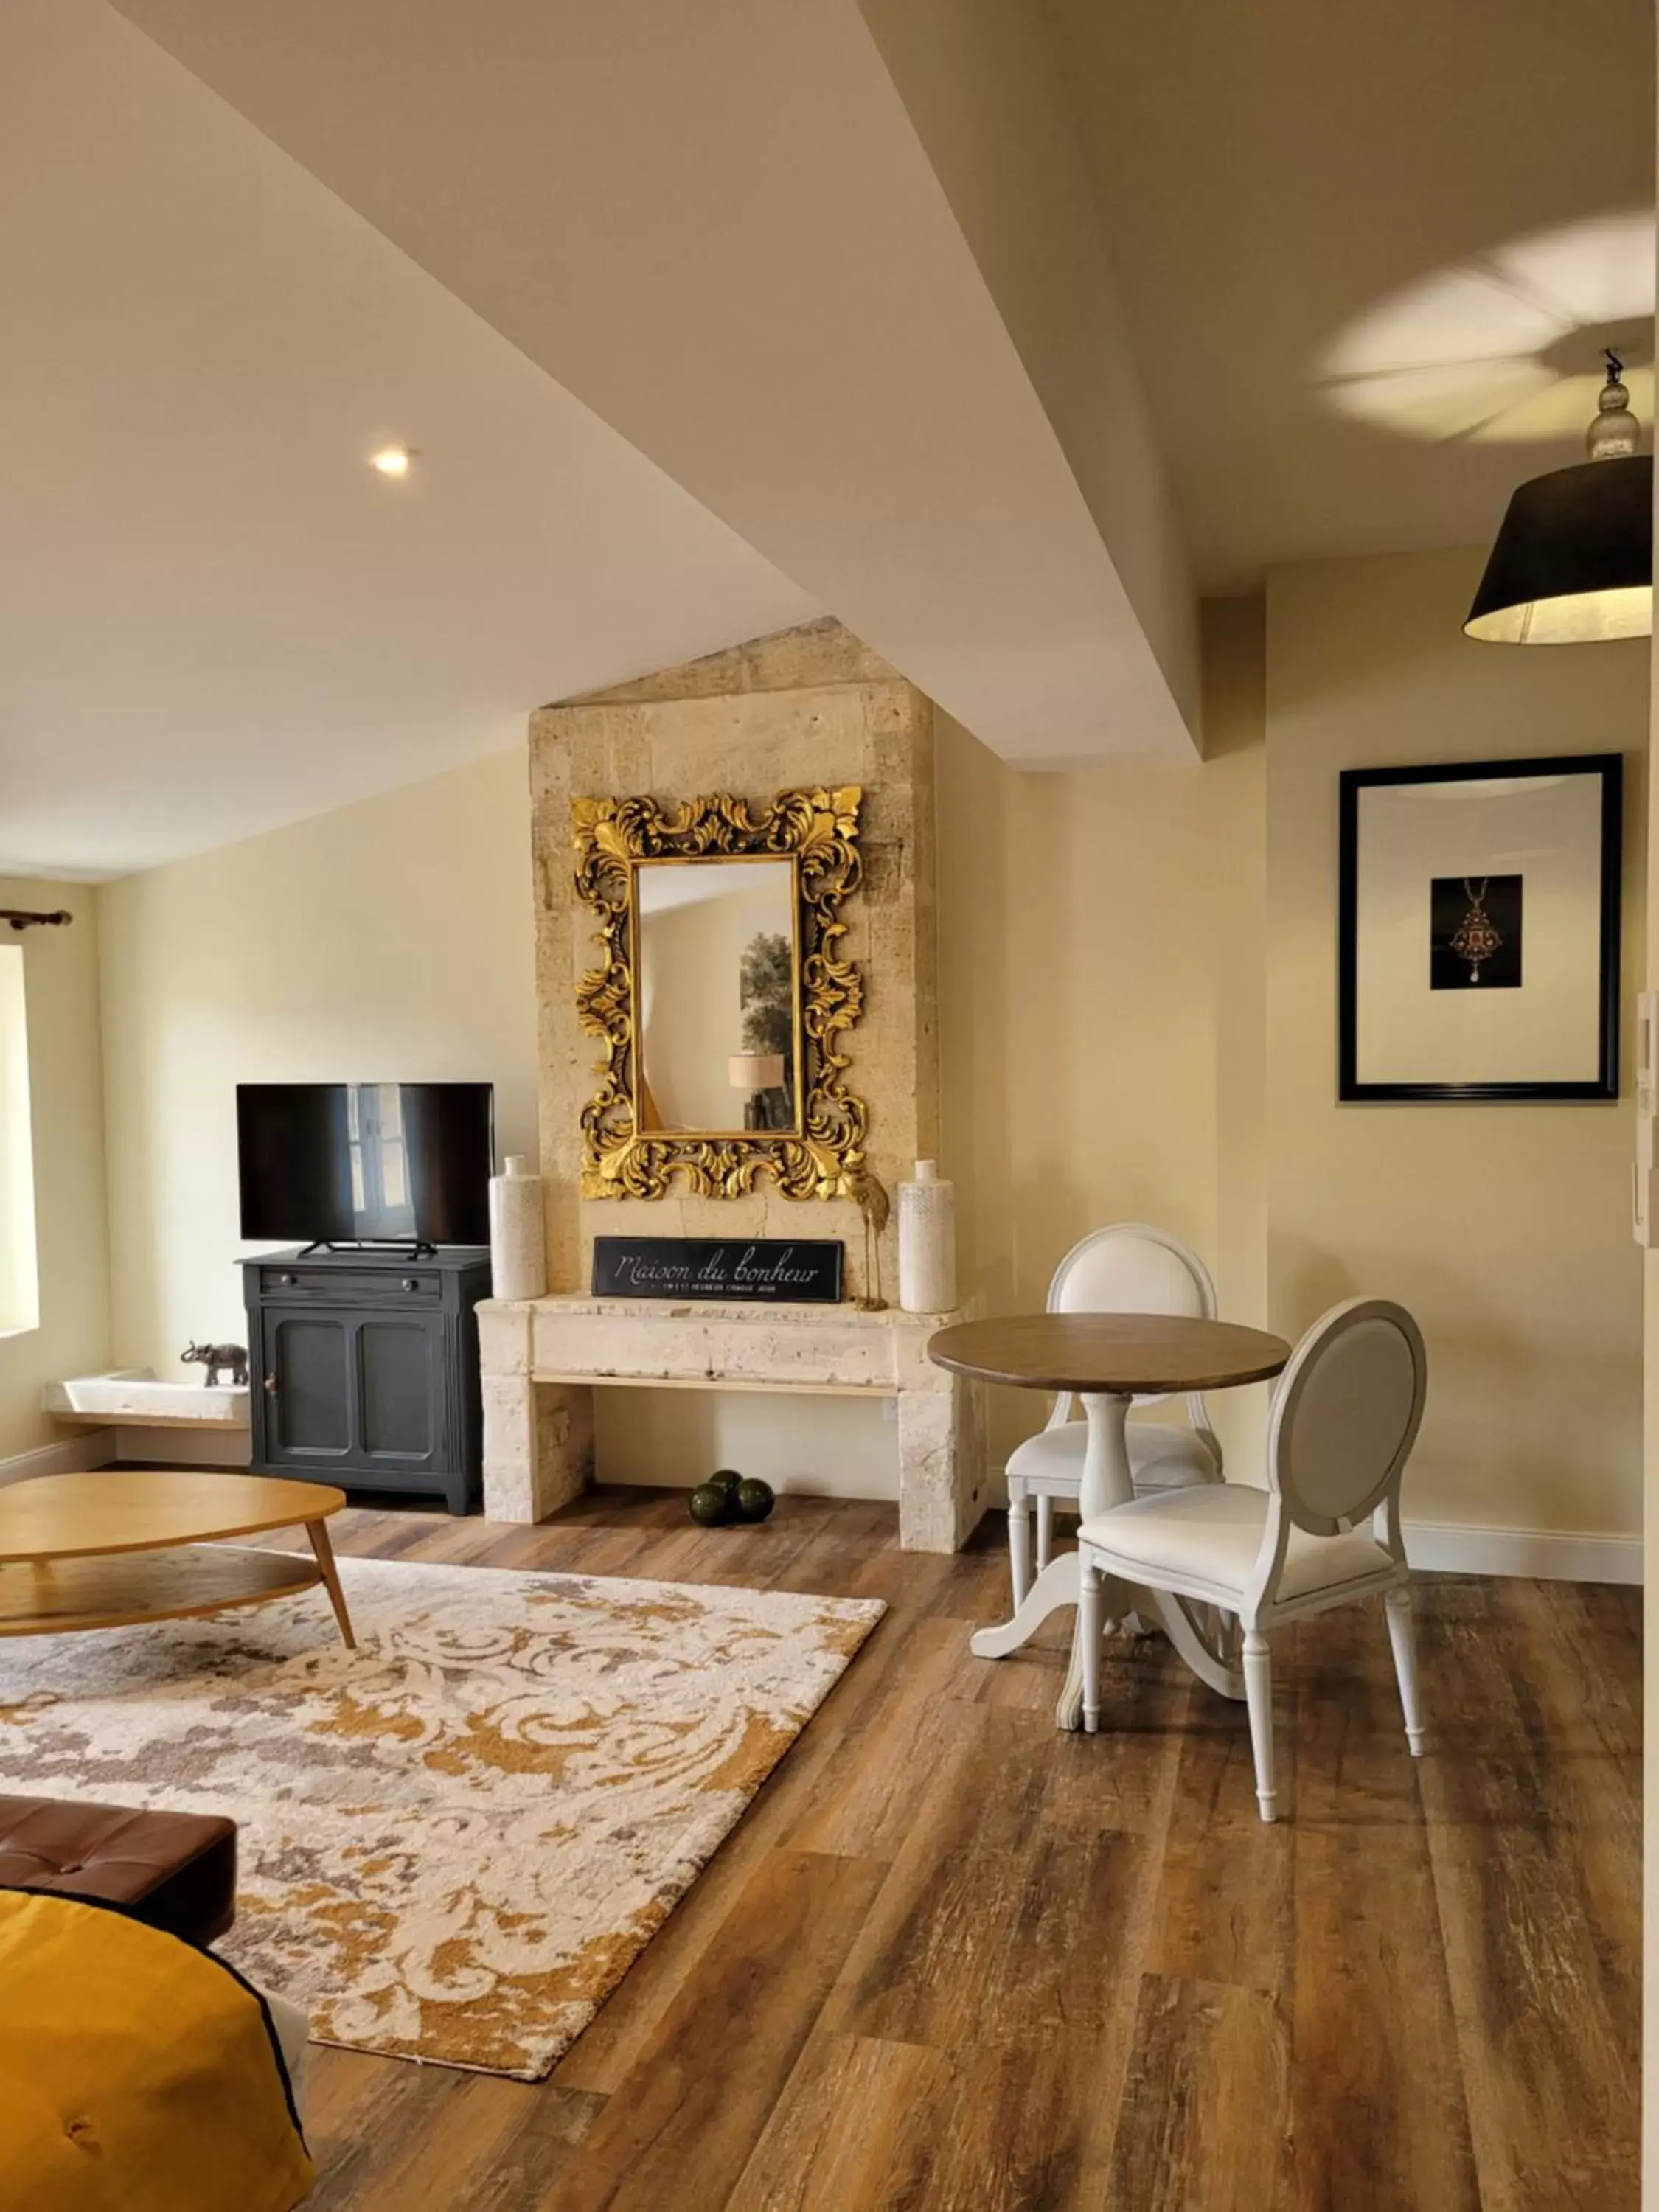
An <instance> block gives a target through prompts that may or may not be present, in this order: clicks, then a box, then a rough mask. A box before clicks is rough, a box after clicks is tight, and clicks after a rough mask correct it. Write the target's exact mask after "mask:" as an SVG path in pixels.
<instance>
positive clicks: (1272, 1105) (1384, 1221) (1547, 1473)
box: [1267, 551, 1648, 1534]
mask: <svg viewBox="0 0 1659 2212" xmlns="http://www.w3.org/2000/svg"><path fill="white" fill-rule="evenodd" d="M1480 565H1481V556H1480V554H1479V553H1478V552H1462V551H1454V552H1446V553H1425V554H1414V555H1412V556H1408V557H1396V558H1387V559H1377V560H1359V561H1344V562H1323V563H1321V564H1318V565H1317V566H1309V567H1305V568H1289V569H1284V570H1279V571H1276V572H1275V573H1274V574H1273V576H1272V577H1271V579H1270V580H1269V586H1268V595H1267V835H1268V847H1267V852H1268V869H1267V884H1268V892H1267V898H1268V961H1267V1131H1268V1218H1269V1235H1268V1265H1269V1271H1270V1296H1271V1316H1272V1322H1273V1326H1274V1327H1275V1328H1279V1329H1281V1330H1284V1331H1286V1332H1290V1333H1294V1332H1296V1331H1297V1330H1299V1329H1301V1328H1304V1327H1305V1326H1306V1325H1307V1323H1308V1322H1310V1320H1312V1319H1313V1318H1314V1316H1316V1314H1317V1313H1319V1312H1320V1311H1322V1310H1323V1308H1324V1307H1326V1306H1327V1305H1328V1304H1331V1303H1332V1302H1333V1301H1334V1300H1335V1299H1337V1298H1340V1297H1348V1296H1351V1295H1352V1294H1353V1293H1355V1292H1357V1291H1377V1292H1379V1293H1381V1294H1383V1295H1385V1296H1390V1297H1399V1298H1401V1299H1403V1300H1404V1301H1405V1302H1406V1304H1408V1305H1409V1306H1411V1307H1412V1309H1413V1311H1414V1312H1415V1313H1416V1314H1417V1316H1418V1317H1419V1320H1420V1321H1421V1322H1422V1324H1423V1328H1424V1333H1425V1336H1426V1338H1427V1340H1428V1345H1429V1352H1430V1360H1431V1373H1430V1383H1429V1400H1428V1410H1427V1413H1426V1415H1425V1420H1424V1425H1423V1431H1422V1437H1421V1440H1420V1442H1419V1445H1418V1449H1417V1452H1416V1455H1415V1457H1414V1458H1413V1464H1412V1473H1411V1478H1410V1482H1409V1486H1408V1489H1407V1510H1408V1512H1409V1513H1410V1515H1411V1516H1412V1517H1413V1519H1414V1520H1429V1521H1443V1522H1453V1523H1468V1524H1475V1525H1492V1524H1496V1525H1499V1526H1504V1527H1513V1528H1547V1529H1561V1530H1580V1531H1599V1532H1607V1533H1609V1534H1634V1533H1635V1532H1636V1531H1638V1529H1639V1528H1640V1526H1641V1492H1640V1466H1641V1444H1640V1428H1641V1402H1642V1384H1641V1360H1642V1344H1641V1266H1640V1255H1639V1254H1638V1252H1637V1250H1636V1248H1635V1246H1634V1245H1633V1244H1632V1241H1631V1236H1630V1225H1629V1205H1630V1158H1631V1143H1632V1113H1631V1105H1630V1094H1629V1077H1628V1068H1629V1049H1630V1038H1629V1029H1630V1024H1629V1022H1628V1019H1627V1020H1626V1038H1625V1046H1626V1084H1625V1091H1624V1096H1623V1097H1622V1098H1621V1099H1620V1101H1619V1102H1618V1103H1608V1104H1606V1105H1573V1106H1547V1105H1540V1106H1529V1105H1493V1106H1480V1105H1470V1106H1449V1105H1448V1106H1439V1105H1422V1104H1410V1105H1407V1104H1401V1105H1346V1106H1339V1105H1338V1104H1337V1103H1336V1090H1335V1085H1336V1077H1335V1060H1334V1036H1333V1020H1334V1005H1335V992H1336V981H1335V978H1336V960H1335V929H1334V915H1335V899H1336V799H1337V776H1338V773H1339V771H1340V769H1345V768H1352V767H1362V766H1363V767H1386V766H1388V765H1389V764H1390V763H1411V762H1435V761H1453V760H1461V759H1492V758H1494V757H1496V758H1499V759H1501V758H1504V757H1506V756H1508V755H1510V754H1515V755H1522V756H1524V755H1536V754H1541V753H1574V752H1623V753H1624V754H1625V755H1626V821H1627V824H1628V836H1627V841H1626V844H1627V851H1626V908H1625V947H1626V965H1625V979H1624V980H1625V990H1624V1005H1625V1007H1626V1013H1628V1009H1629V1006H1630V1003H1631V994H1632V992H1633V991H1635V990H1636V989H1638V987H1640V983H1641V976H1642V970H1643V964H1644V963H1643V931H1644V919H1643V916H1644V901H1643V854H1644V817H1645V811H1646V801H1645V792H1644V769H1645V756H1646V714H1647V684H1648V665H1647V664H1648V656H1647V651H1646V647H1645V646H1644V645H1643V644H1642V643H1640V642H1632V643H1630V644H1627V645H1605V646H1594V647H1574V648H1571V649H1567V648H1561V649H1557V650H1546V649H1543V648H1538V649H1535V650H1529V651H1528V650H1522V649H1520V648H1511V647H1500V646H1483V645H1476V644H1474V643H1472V642H1471V641H1469V640H1468V639H1466V638H1465V637H1464V636H1463V635H1462V631H1461V624H1462V617H1463V615H1464V612H1465V611H1467V608H1468V602H1469V599H1470V597H1471V595H1472V594H1473V592H1474V586H1475V583H1476V581H1477V580H1478V579H1479V576H1480Z"/></svg>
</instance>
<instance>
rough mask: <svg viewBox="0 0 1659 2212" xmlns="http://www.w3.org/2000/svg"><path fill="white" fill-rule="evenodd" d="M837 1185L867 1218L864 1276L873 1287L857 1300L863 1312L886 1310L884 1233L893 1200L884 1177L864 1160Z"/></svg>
mask: <svg viewBox="0 0 1659 2212" xmlns="http://www.w3.org/2000/svg"><path fill="white" fill-rule="evenodd" d="M837 1188H838V1194H839V1195H840V1196H841V1197H842V1198H850V1199H851V1200H852V1201H853V1203H854V1205H855V1206H857V1207H858V1210H859V1212H860V1214H862V1216H863V1217H864V1279H865V1282H866V1285H868V1286H869V1287H868V1288H867V1289H866V1293H865V1295H864V1297H861V1298H855V1299H854V1302H853V1303H854V1305H856V1306H857V1307H858V1309H859V1310H860V1313H882V1312H884V1311H885V1310H886V1305H887V1301H886V1299H885V1298H884V1297H883V1296H882V1294H881V1232H882V1231H883V1230H884V1229H885V1228H886V1226H887V1224H888V1221H889V1219H890V1218H891V1215H892V1211H893V1206H892V1201H891V1200H890V1198H889V1197H888V1195H887V1192H886V1189H885V1188H884V1185H883V1183H882V1182H881V1180H880V1178H879V1177H878V1176H873V1175H872V1174H871V1172H870V1170H869V1169H868V1168H867V1167H866V1165H865V1164H864V1162H863V1161H862V1160H860V1161H859V1163H858V1164H857V1165H856V1166H855V1167H849V1168H848V1169H846V1170H843V1171H842V1177H841V1181H840V1183H839V1185H838V1186H837Z"/></svg>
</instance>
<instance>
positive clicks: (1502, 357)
mask: <svg viewBox="0 0 1659 2212" xmlns="http://www.w3.org/2000/svg"><path fill="white" fill-rule="evenodd" d="M1037 4H1039V5H1041V6H1042V8H1044V9H1047V10H1048V20H1049V25H1050V28H1051V31H1052V33H1053V36H1054V40H1055V45H1056V51H1057V56H1058V59H1059V62H1060V70H1059V76H1060V81H1061V82H1063V83H1064V84H1065V85H1066V87H1067V88H1068V91H1069V95H1070V99H1071V102H1072V118H1073V124H1074V125H1075V128H1076V131H1077V134H1078V137H1079V143H1081V145H1082V146H1083V148H1084V149H1085V156H1086V159H1087V161H1088V162H1089V165H1090V167H1091V174H1092V179H1093V183H1094V187H1095V191H1096V194H1097V204H1098V206H1099V209H1100V211H1101V218H1102V222H1103V225H1104V227H1105V228H1106V230H1107V231H1108V233H1109V241H1110V248H1111V252H1112V256H1113V260H1114V264H1115V270H1116V274H1117V277H1118V282H1119V285H1120V288H1121V295H1122V301H1123V306H1124V309H1125V312H1126V315H1127V321H1128V325H1129V328H1130V331H1131V334H1132V342H1133V346H1134V349H1135V351H1136V354H1137V357H1138V360H1139V366H1140V369H1141V373H1142V378H1143V381H1144V384H1145V386H1146V392H1147V397H1148V400H1149V403H1150V405H1151V409H1152V417H1153V420H1154V422H1155V423H1156V425H1157V428H1158V435H1159V441H1160V443H1161V445H1162V447H1163V449H1164V462H1165V465H1166V467H1167V468H1168V470H1169V471H1170V477H1171V480H1172V482H1173V483H1174V486H1175V491H1176V505H1177V507H1178V509H1179V511H1180V513H1181V516H1182V523H1183V525H1184V527H1185V532H1186V535H1187V538H1188V550H1189V551H1190V553H1191V555H1192V556H1193V560H1194V568H1195V570H1196V573H1197V574H1198V577H1199V580H1200V586H1202V587H1204V588H1206V589H1211V590H1214V589H1225V590H1232V589H1238V588H1243V587H1248V586H1251V585H1253V584H1255V583H1256V582H1258V581H1259V580H1260V578H1261V573H1262V570H1263V568H1264V567H1266V566H1267V565H1270V564H1273V563H1275V562H1287V561H1301V560H1308V559H1313V558H1318V557H1322V556H1330V555H1341V554H1351V553H1361V552H1375V551H1386V550H1409V549H1412V548H1415V547H1419V546H1429V545H1442V544H1476V543H1480V542H1482V541H1484V540H1486V539H1487V538H1490V537H1491V535H1492V530H1493V528H1494V527H1495V526H1496V523H1497V520H1498V516H1499V515H1500V514H1501V513H1502V511H1503V507H1504V501H1505V500H1506V499H1507V497H1508V495H1509V493H1510V489H1512V488H1513V486H1514V485H1515V483H1516V482H1517V481H1518V480H1519V479H1521V478H1522V477H1527V476H1530V475H1534V474H1536V473H1538V472H1539V471H1541V470H1543V469H1547V468H1553V467H1557V466H1560V465H1563V464H1565V463H1566V462H1568V461H1571V460H1573V459H1578V458H1581V456H1582V439H1583V423H1584V422H1585V421H1587V420H1588V417H1589V414H1590V413H1591V412H1592V411H1593V409H1594V392H1595V387H1596V385H1597V384H1598V383H1599V377H1597V376H1596V375H1595V371H1596V370H1597V369H1598V368H1600V366H1601V352H1600V349H1601V346H1602V344H1603V343H1607V342H1610V341H1613V340H1617V341H1618V342H1620V343H1621V344H1623V345H1624V346H1625V348H1626V357H1627V359H1629V360H1630V361H1632V362H1634V363H1638V364H1640V365H1642V366H1644V368H1650V364H1651V362H1652V357H1653V342H1652V313H1653V266H1654V264H1653V247H1652V212H1653V199H1654V15H1653V9H1652V7H1651V5H1650V0H1597V4H1596V5H1595V6H1584V5H1579V6H1574V5H1571V4H1563V0H1386V4H1383V5H1370V6H1364V5H1358V4H1356V5H1350V6H1333V5H1331V4H1330V0H1037ZM1563 231H1565V233H1566V235H1565V238H1561V239H1559V240H1555V239H1553V238H1552V236H1551V234H1559V233H1561V232H1563ZM1564 386H1565V387H1567V388H1565V389H1563V387H1564ZM1635 388H1636V389H1637V391H1638V404H1640V406H1641V407H1642V409H1643V411H1644V414H1646V415H1649V416H1650V410H1651V390H1652V387H1651V378H1650V375H1648V376H1644V378H1643V379H1642V380H1641V381H1640V383H1639V385H1638V386H1636V387H1635Z"/></svg>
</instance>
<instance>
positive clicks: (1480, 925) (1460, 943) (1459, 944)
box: [1451, 876, 1504, 983]
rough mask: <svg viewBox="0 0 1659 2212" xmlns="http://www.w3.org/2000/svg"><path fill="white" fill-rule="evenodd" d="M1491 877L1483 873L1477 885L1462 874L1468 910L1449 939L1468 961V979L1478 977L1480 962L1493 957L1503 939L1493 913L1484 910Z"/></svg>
mask: <svg viewBox="0 0 1659 2212" xmlns="http://www.w3.org/2000/svg"><path fill="white" fill-rule="evenodd" d="M1491 881H1492V878H1491V877H1490V876H1482V877H1481V878H1480V886H1479V888H1478V889H1477V888H1476V886H1475V885H1474V884H1472V883H1471V882H1470V881H1469V879H1468V877H1467V876H1465V877H1464V878H1463V889H1464V890H1465V892H1466V893H1467V894H1468V902H1469V910H1468V913H1467V914H1466V915H1464V916H1463V919H1462V921H1461V922H1459V924H1458V925H1457V934H1456V935H1455V937H1454V938H1453V939H1452V941H1451V949H1452V951H1454V952H1455V954H1456V955H1457V957H1458V958H1459V959H1460V960H1467V961H1468V963H1469V981H1470V982H1471V983H1478V982H1479V981H1480V969H1481V967H1482V964H1483V963H1485V962H1486V961H1488V960H1490V959H1491V958H1492V955H1493V953H1495V952H1496V951H1498V947H1499V946H1500V945H1502V944H1503V942H1504V940H1503V939H1502V938H1501V937H1500V936H1499V935H1498V932H1497V931H1496V930H1495V929H1494V928H1493V927H1492V916H1491V915H1489V914H1488V913H1487V912H1486V886H1487V884H1489V883H1490V882H1491Z"/></svg>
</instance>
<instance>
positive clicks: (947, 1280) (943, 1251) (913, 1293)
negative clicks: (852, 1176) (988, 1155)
mask: <svg viewBox="0 0 1659 2212" xmlns="http://www.w3.org/2000/svg"><path fill="white" fill-rule="evenodd" d="M898 1248H899V1258H898V1265H899V1304H900V1305H901V1306H902V1308H903V1310H904V1311H905V1312H906V1313H927V1314H933V1313H952V1312H954V1311H955V1310H956V1303H957V1188H956V1185H955V1184H954V1183H952V1182H945V1180H944V1178H943V1177H942V1176H940V1174H939V1162H938V1161H937V1160H918V1161H917V1162H916V1172H915V1181H914V1182H902V1183H901V1184H900V1185H899V1187H898Z"/></svg>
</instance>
